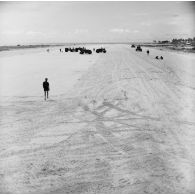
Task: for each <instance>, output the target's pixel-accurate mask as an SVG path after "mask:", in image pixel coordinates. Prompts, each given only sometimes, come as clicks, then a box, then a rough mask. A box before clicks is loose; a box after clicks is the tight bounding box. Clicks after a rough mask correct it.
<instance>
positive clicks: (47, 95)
mask: <svg viewBox="0 0 195 195" xmlns="http://www.w3.org/2000/svg"><path fill="white" fill-rule="evenodd" d="M44 94H45V100H46V98H47V99H48V97H49V91H45V90H44Z"/></svg>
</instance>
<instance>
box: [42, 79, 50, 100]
mask: <svg viewBox="0 0 195 195" xmlns="http://www.w3.org/2000/svg"><path fill="white" fill-rule="evenodd" d="M47 80H48V79H47V78H45V81H44V82H43V89H44V95H45V100H46V98H47V99H48V96H49V94H48V93H49V82H47Z"/></svg>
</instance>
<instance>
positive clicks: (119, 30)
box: [110, 28, 130, 33]
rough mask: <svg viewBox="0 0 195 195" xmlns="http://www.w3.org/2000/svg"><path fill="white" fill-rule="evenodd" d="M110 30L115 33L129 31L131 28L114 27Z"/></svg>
mask: <svg viewBox="0 0 195 195" xmlns="http://www.w3.org/2000/svg"><path fill="white" fill-rule="evenodd" d="M110 32H113V33H129V32H130V30H129V29H123V28H113V29H110Z"/></svg>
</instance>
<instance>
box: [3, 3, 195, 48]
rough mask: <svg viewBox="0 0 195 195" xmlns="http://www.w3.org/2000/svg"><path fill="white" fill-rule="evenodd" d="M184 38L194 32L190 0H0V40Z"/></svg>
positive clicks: (193, 9) (194, 5)
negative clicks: (2, 0)
mask: <svg viewBox="0 0 195 195" xmlns="http://www.w3.org/2000/svg"><path fill="white" fill-rule="evenodd" d="M188 37H195V3H194V2H193V3H192V2H187V1H183V2H182V1H172V2H171V1H162V2H161V1H143V2H141V1H105V2H104V1H78V2H77V1H58V2H56V1H48V2H47V1H42V2H36V1H32V2H30V1H26V2H18V1H14V2H11V1H7V2H0V45H15V44H36V43H65V42H133V41H135V42H137V41H153V40H171V39H172V38H188Z"/></svg>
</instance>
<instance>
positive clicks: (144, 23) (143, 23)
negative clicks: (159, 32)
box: [141, 22, 151, 26]
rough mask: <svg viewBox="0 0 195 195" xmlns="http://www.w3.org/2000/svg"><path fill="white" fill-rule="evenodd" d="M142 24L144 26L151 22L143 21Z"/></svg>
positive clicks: (149, 24)
mask: <svg viewBox="0 0 195 195" xmlns="http://www.w3.org/2000/svg"><path fill="white" fill-rule="evenodd" d="M141 25H142V26H151V23H150V22H142V23H141Z"/></svg>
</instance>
